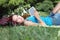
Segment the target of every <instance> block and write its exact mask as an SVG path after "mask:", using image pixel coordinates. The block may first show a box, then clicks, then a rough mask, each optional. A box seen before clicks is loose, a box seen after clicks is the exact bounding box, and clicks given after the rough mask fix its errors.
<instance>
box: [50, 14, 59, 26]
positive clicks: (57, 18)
mask: <svg viewBox="0 0 60 40" xmlns="http://www.w3.org/2000/svg"><path fill="white" fill-rule="evenodd" d="M49 16H50V17H52V20H53V24H54V25H60V13H55V14H53V13H50V15H49Z"/></svg>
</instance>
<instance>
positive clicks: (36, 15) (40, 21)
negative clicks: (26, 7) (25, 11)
mask: <svg viewBox="0 0 60 40" xmlns="http://www.w3.org/2000/svg"><path fill="white" fill-rule="evenodd" d="M34 12H35V13H34V16H35V17H36V18H37V20H38V21H39V24H41V25H42V26H45V25H46V24H45V22H43V21H42V20H41V19H40V16H39V14H38V12H37V11H36V10H35V11H34Z"/></svg>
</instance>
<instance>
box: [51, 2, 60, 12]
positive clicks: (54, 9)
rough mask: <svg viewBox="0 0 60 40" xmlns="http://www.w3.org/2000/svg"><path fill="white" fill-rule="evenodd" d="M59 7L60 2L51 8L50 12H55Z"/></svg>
mask: <svg viewBox="0 0 60 40" xmlns="http://www.w3.org/2000/svg"><path fill="white" fill-rule="evenodd" d="M59 9H60V2H59V3H58V4H57V5H56V6H55V8H53V10H52V12H53V13H56V12H57V11H58V10H59Z"/></svg>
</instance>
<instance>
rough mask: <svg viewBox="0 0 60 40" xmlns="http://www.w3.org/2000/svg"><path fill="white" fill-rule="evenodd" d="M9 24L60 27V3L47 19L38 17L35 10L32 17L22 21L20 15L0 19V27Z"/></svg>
mask: <svg viewBox="0 0 60 40" xmlns="http://www.w3.org/2000/svg"><path fill="white" fill-rule="evenodd" d="M9 22H11V23H12V24H19V25H21V24H24V25H25V26H37V25H41V26H46V25H49V26H52V25H60V3H58V4H57V6H56V7H55V8H54V9H53V11H52V12H51V13H50V15H49V16H47V17H41V16H39V14H38V12H37V10H36V9H35V10H34V16H29V17H27V18H26V19H24V18H23V17H22V16H20V15H12V16H10V17H6V18H2V19H0V25H7V24H8V23H9Z"/></svg>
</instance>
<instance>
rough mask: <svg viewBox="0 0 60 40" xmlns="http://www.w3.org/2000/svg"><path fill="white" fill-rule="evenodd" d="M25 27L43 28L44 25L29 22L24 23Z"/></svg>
mask: <svg viewBox="0 0 60 40" xmlns="http://www.w3.org/2000/svg"><path fill="white" fill-rule="evenodd" d="M24 25H25V26H42V25H40V24H38V23H34V22H32V21H27V20H25V21H24ZM43 27H45V26H43Z"/></svg>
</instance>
